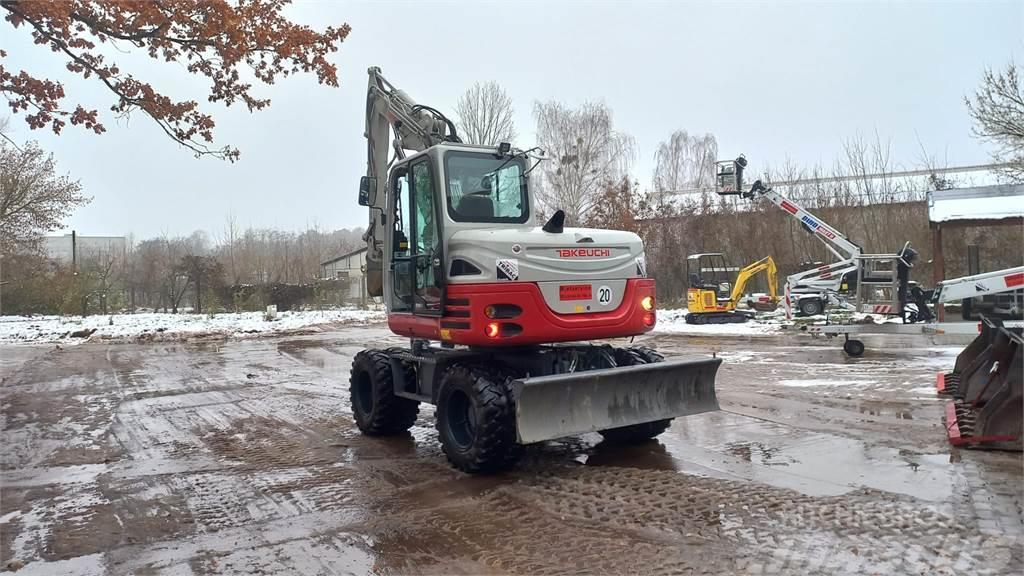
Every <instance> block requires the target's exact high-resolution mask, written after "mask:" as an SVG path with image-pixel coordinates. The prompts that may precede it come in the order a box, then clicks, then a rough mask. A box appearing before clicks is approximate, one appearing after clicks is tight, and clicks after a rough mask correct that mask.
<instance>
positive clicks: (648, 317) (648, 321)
mask: <svg viewBox="0 0 1024 576" xmlns="http://www.w3.org/2000/svg"><path fill="white" fill-rule="evenodd" d="M644 326H654V312H648V313H646V314H644Z"/></svg>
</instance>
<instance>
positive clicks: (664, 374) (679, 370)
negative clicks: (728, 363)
mask: <svg viewBox="0 0 1024 576" xmlns="http://www.w3.org/2000/svg"><path fill="white" fill-rule="evenodd" d="M721 363H722V359H721V358H704V357H701V358H683V359H678V360H666V361H665V362H658V363H654V364H640V365H635V366H620V367H618V368H604V369H601V370H588V371H584V372H573V373H571V374H556V375H553V376H538V377H535V378H523V379H520V380H516V381H514V382H513V384H512V386H513V393H514V395H515V398H516V431H517V433H518V436H519V442H520V443H522V444H530V443H532V442H540V441H543V440H552V439H555V438H562V437H565V436H573V435H575V434H582V433H584V432H595V431H598V430H607V429H609V428H619V427H621V426H630V425H633V424H642V423H644V422H653V421H655V420H662V419H665V418H675V417H677V416H689V415H692V414H700V413H702V412H710V411H712V410H718V398H716V397H715V373H716V372H718V366H719V365H720V364H721Z"/></svg>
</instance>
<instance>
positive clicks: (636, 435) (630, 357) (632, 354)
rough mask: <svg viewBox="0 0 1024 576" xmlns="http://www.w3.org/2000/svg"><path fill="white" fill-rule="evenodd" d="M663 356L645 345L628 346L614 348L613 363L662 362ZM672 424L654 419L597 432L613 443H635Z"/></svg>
mask: <svg viewBox="0 0 1024 576" xmlns="http://www.w3.org/2000/svg"><path fill="white" fill-rule="evenodd" d="M664 360H665V357H664V356H662V355H661V353H660V352H658V351H657V350H655V349H653V348H649V347H647V346H630V347H629V348H619V349H617V350H615V363H616V364H618V365H619V366H636V365H638V364H654V363H655V362H663V361H664ZM671 425H672V419H671V418H667V419H665V420H655V421H654V422H644V423H643V424H634V425H632V426H623V427H621V428H611V429H608V430H600V431H599V434H601V436H603V437H604V439H605V440H606V441H607V442H611V443H613V444H637V443H640V442H643V441H645V440H650V439H651V438H654V437H655V436H658V435H659V434H661V433H662V432H664V431H665V430H668V428H669V426H671Z"/></svg>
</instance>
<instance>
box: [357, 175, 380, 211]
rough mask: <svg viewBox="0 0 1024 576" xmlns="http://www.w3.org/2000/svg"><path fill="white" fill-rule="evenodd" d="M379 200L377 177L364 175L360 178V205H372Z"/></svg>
mask: <svg viewBox="0 0 1024 576" xmlns="http://www.w3.org/2000/svg"><path fill="white" fill-rule="evenodd" d="M376 201H377V179H376V178H374V177H373V176H363V177H362V178H360V179H359V205H360V206H370V205H372V204H375V203H376Z"/></svg>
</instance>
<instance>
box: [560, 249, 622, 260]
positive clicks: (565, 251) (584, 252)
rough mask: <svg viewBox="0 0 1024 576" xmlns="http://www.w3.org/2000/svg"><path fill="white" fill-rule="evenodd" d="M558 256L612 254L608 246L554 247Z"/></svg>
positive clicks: (603, 255) (601, 255)
mask: <svg viewBox="0 0 1024 576" xmlns="http://www.w3.org/2000/svg"><path fill="white" fill-rule="evenodd" d="M555 253H557V254H558V257H559V258H607V257H609V256H611V255H612V251H611V250H610V249H609V248H555Z"/></svg>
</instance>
